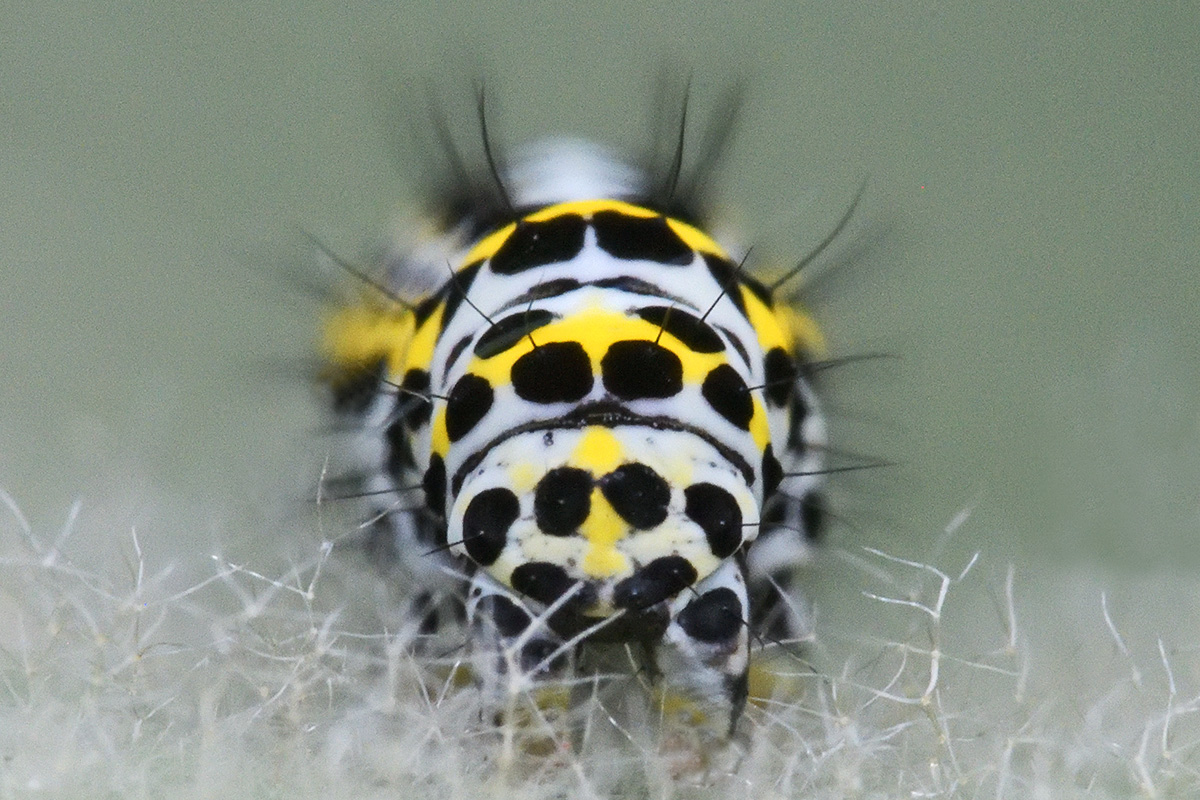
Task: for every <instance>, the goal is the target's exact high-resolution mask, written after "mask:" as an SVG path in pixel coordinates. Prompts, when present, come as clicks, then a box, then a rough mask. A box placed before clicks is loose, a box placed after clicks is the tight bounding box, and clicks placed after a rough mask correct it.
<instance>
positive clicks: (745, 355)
mask: <svg viewBox="0 0 1200 800" xmlns="http://www.w3.org/2000/svg"><path fill="white" fill-rule="evenodd" d="M717 330H719V331H720V332H721V333H722V334H724V336H725V338H726V339H728V340H729V343H730V344H731V345H733V349H734V350H736V351H737V354H738V355H739V356H741V357H742V363H743V364H749V363H750V353H749V352H748V351H747V350H746V345H744V344H742V340H741V339H739V338H738V336H737V335H736V334H735V333H734V332H733V331H731V330H729V329H728V328H722V327H720V326H718V327H717Z"/></svg>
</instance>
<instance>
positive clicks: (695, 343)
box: [637, 306, 725, 353]
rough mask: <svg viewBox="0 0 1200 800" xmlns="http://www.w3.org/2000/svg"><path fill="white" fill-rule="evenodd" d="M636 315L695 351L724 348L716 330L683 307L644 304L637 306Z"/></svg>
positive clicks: (701, 351) (713, 350) (716, 350)
mask: <svg viewBox="0 0 1200 800" xmlns="http://www.w3.org/2000/svg"><path fill="white" fill-rule="evenodd" d="M637 315H638V316H639V317H641V318H642V319H644V320H646V322H649V323H650V324H651V325H657V326H658V327H660V328H662V329H663V330H664V331H666V332H667V333H669V334H671V335H672V336H674V337H675V338H676V339H678V340H679V341H681V342H683V343H684V345H685V346H686V347H687V348H688V349H689V350H692V351H694V352H696V353H719V352H721V351H722V350H724V349H725V343H724V342H722V341H721V337H720V336H718V335H717V332H716V331H714V330H713V329H712V328H710V327H709V326H708V324H707V323H706V322H704V320H702V319H700V318H699V317H697V316H695V315H693V314H689V313H688V312H686V311H684V310H683V309H680V308H673V307H671V306H646V307H645V308H639V309H638V311H637Z"/></svg>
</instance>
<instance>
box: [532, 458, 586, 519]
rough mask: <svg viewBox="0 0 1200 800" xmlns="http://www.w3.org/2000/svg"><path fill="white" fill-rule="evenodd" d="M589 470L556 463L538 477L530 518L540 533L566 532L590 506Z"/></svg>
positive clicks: (582, 516) (583, 516)
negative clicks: (561, 465) (539, 478)
mask: <svg viewBox="0 0 1200 800" xmlns="http://www.w3.org/2000/svg"><path fill="white" fill-rule="evenodd" d="M591 496H592V474H591V473H590V472H587V471H586V470H582V469H576V468H575V467H556V468H555V469H552V470H550V471H549V472H547V473H546V474H545V475H544V476H542V479H541V480H540V481H538V485H537V489H535V490H534V494H533V518H534V519H535V520H536V521H537V525H538V528H540V529H541V531H542V532H543V533H548V534H550V535H551V536H569V535H570V534H572V533H574V532H575V530H576V529H577V528H579V526H580V525H582V524H583V522H584V520H586V519H587V517H588V513H589V512H590V511H591V510H592V499H591Z"/></svg>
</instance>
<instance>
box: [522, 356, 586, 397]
mask: <svg viewBox="0 0 1200 800" xmlns="http://www.w3.org/2000/svg"><path fill="white" fill-rule="evenodd" d="M511 375H512V384H513V391H515V392H516V393H517V396H518V397H520V398H521V399H523V400H528V401H529V402H531V403H575V402H578V401H580V400H582V399H583V398H584V397H586V396H587V394H588V392H590V391H591V390H592V384H593V382H594V379H593V377H592V362H591V360H590V359H589V358H588V354H587V351H586V350H584V349H583V345H581V344H580V343H579V342H547V343H546V344H542V345H538V346H537V347H535V348H534V349H532V350H530V351H529V352H528V353H526V354H525V355H523V356H521V357H520V358H518V359H517V360H516V361H515V362H513V366H512V373H511Z"/></svg>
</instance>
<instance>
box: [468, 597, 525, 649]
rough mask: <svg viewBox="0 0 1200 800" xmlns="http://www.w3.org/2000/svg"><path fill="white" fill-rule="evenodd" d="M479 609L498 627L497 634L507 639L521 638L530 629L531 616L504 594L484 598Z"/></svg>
mask: <svg viewBox="0 0 1200 800" xmlns="http://www.w3.org/2000/svg"><path fill="white" fill-rule="evenodd" d="M478 608H479V611H480V612H481V613H482V614H483V615H484V616H486V617H487V618H488V619H490V620H491V621H492V624H493V625H495V626H496V632H497V633H499V634H500V635H501V636H503V637H505V638H507V639H511V638H514V637H516V636H520V635H521V634H522V633H524V632H525V629H526V628H528V627H529V614H528V613H526V611H525V609H523V608H521V607H520V606H519V605H517V604H516V603H514V602H513V601H512V600H509V599H508V598H507V597H505V596H504V595H502V594H490V595H488V596H487V597H484V598H483V599H482V600H480V601H479V606H478Z"/></svg>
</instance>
